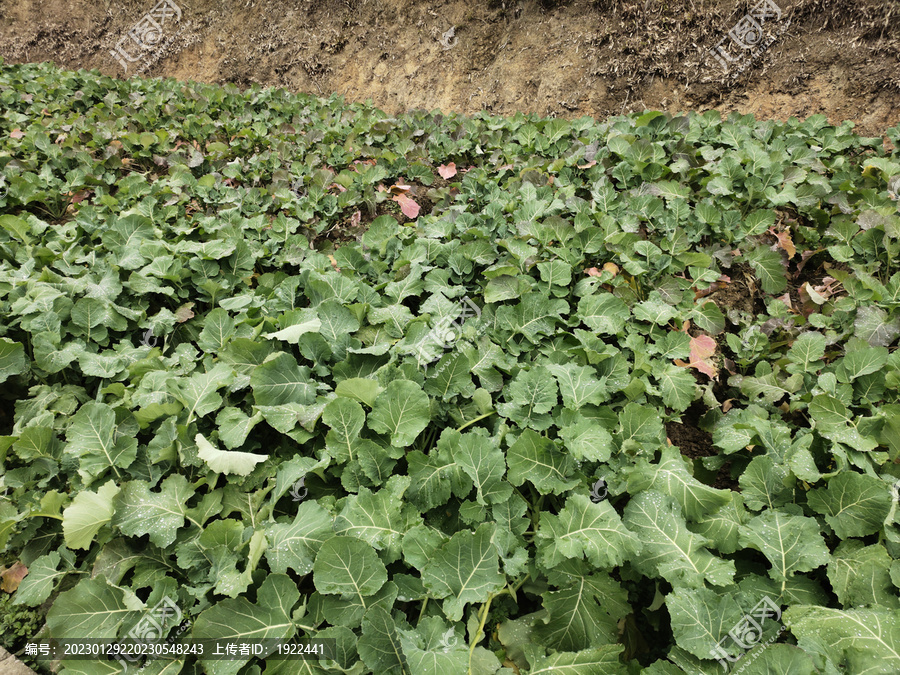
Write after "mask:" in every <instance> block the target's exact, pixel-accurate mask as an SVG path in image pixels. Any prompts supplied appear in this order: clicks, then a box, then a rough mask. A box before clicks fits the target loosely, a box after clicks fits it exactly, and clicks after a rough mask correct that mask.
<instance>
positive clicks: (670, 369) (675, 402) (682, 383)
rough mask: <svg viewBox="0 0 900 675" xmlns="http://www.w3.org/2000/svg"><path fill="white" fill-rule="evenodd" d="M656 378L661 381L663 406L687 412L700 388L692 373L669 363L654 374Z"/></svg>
mask: <svg viewBox="0 0 900 675" xmlns="http://www.w3.org/2000/svg"><path fill="white" fill-rule="evenodd" d="M654 377H656V379H657V380H658V381H659V388H660V391H661V392H662V400H663V404H664V405H666V406H668V407H669V408H672V409H674V410H675V411H677V412H682V411H684V410H687V408H688V406H690V405H691V402H692V401H693V400H694V396H695V392H696V391H697V388H698V387H697V380H695V379H694V376H693V375H692V374H691V373H690V371H689V370H688V369H687V368H679V367H677V366H674V365H672V364H671V363H667V364H665V365H662V366H660V367H659V368H658V369H657V370H656V371H655V372H654Z"/></svg>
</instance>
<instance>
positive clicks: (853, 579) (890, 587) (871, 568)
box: [19, 539, 900, 610]
mask: <svg viewBox="0 0 900 675" xmlns="http://www.w3.org/2000/svg"><path fill="white" fill-rule="evenodd" d="M891 563H892V560H891V557H890V556H889V555H888V552H887V549H886V548H885V547H884V545H883V544H880V543H878V544H872V545H870V546H866V545H865V544H863V542H861V541H860V540H858V539H848V540H846V541H842V542H841V544H840V545H839V546H838V547H837V549H836V550H835V552H834V554H833V555H832V556H831V560H829V562H828V579H829V581H831V587H832V588H833V589H834V592H835V594H836V595H837V596H838V600H839V601H840V603H841V604H842V605H843V606H844V608H845V609H849V608H851V607H871V606H872V605H881V606H882V607H887V608H890V609H893V610H897V609H900V598H898V597H897V588H896V586H894V584H893V583H892V582H891V574H890V571H889V570H890V567H891ZM30 576H31V572H29V577H30ZM26 578H27V577H26ZM23 583H24V582H23ZM21 592H22V591H21V586H20V587H19V593H21Z"/></svg>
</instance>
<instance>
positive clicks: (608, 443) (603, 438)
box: [559, 417, 613, 462]
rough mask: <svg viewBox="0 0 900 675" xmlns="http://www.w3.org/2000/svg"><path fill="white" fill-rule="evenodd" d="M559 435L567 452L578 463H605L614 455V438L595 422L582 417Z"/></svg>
mask: <svg viewBox="0 0 900 675" xmlns="http://www.w3.org/2000/svg"><path fill="white" fill-rule="evenodd" d="M559 435H560V438H562V439H563V443H564V444H565V447H566V450H568V451H569V454H570V455H572V456H573V457H574V458H575V459H576V460H578V461H584V460H588V461H592V462H605V461H607V460H608V459H609V457H610V455H611V454H612V449H613V443H612V436H611V435H610V434H609V432H608V431H607V430H606V429H604V428H603V427H602V426H600V425H599V424H598V423H597V422H596V421H595V420H591V419H588V418H585V417H580V418H579V419H578V421H577V422H575V423H574V424H570V425H567V426H565V427H563V428H561V429H560V430H559Z"/></svg>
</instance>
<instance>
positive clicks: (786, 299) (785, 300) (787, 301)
mask: <svg viewBox="0 0 900 675" xmlns="http://www.w3.org/2000/svg"><path fill="white" fill-rule="evenodd" d="M778 299H779V300H781V301H782V302H783V303H784V304H785V305H787V308H788V309H794V306H793V305H792V304H791V294H790V293H785V294H784V295H782V296H781V297H780V298H778Z"/></svg>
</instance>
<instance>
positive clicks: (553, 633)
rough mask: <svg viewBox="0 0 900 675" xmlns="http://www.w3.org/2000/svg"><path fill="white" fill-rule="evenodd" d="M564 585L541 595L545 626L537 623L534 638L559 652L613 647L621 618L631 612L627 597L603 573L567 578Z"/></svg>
mask: <svg viewBox="0 0 900 675" xmlns="http://www.w3.org/2000/svg"><path fill="white" fill-rule="evenodd" d="M567 577H568V578H567V579H566V581H567V583H566V584H565V585H564V586H563V587H562V588H560V589H559V590H556V591H548V592H546V593H544V594H543V604H544V609H546V610H547V612H548V613H549V617H548V619H549V620H548V621H547V623H546V625H541V623H540V622H538V625H537V626H536V630H535V631H534V632H535V636H536V637H538V638H539V639H540V640H541V644H545V645H546V646H548V647H550V648H552V649H557V650H559V651H578V650H580V649H587V648H589V647H600V646H602V645H609V644H615V643H616V642H617V641H618V633H619V631H618V626H617V623H618V621H619V620H620V619H622V618H623V617H625V616H626V615H627V614H629V613H630V612H631V607H630V606H629V605H628V594H627V593H626V592H625V590H624V589H623V588H622V587H621V586H620V585H619V584H618V583H617V582H616V581H615V580H614V579H612V578H610V577H609V576H606V575H602V574H592V575H567Z"/></svg>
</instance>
